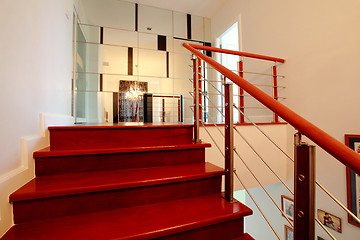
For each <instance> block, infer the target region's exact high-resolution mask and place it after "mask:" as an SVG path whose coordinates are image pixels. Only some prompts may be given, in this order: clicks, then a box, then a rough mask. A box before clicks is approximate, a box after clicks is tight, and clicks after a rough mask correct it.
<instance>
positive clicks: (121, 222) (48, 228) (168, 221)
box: [2, 194, 252, 240]
mask: <svg viewBox="0 0 360 240" xmlns="http://www.w3.org/2000/svg"><path fill="white" fill-rule="evenodd" d="M251 214H252V211H251V210H250V209H249V208H247V207H246V206H244V205H243V204H241V203H239V202H235V203H228V202H227V201H226V200H225V199H223V198H222V197H220V194H211V195H205V196H201V197H195V198H186V199H181V200H175V201H168V202H162V203H156V204H149V205H141V206H136V207H130V208H122V209H116V210H111V211H105V212H97V213H91V214H82V215H76V216H68V217H62V218H54V219H48V220H46V221H34V222H29V223H24V224H17V225H15V226H13V227H12V228H11V230H10V231H9V232H8V233H7V234H6V235H5V236H4V237H3V238H2V240H18V239H27V240H33V239H36V240H42V239H53V240H56V239H62V240H63V239H67V240H72V239H88V240H92V239H94V240H95V239H99V240H100V239H101V240H107V239H152V238H162V237H164V236H168V235H174V234H178V233H181V234H185V235H187V236H186V238H183V239H195V238H193V237H191V235H192V234H194V231H195V236H199V234H200V233H199V232H204V231H206V229H208V228H207V227H209V226H211V225H217V224H222V223H224V224H225V223H229V226H233V227H232V228H230V229H231V230H232V231H229V229H228V228H226V229H225V228H221V229H223V231H225V230H226V232H223V231H221V232H220V231H218V232H217V235H214V234H212V235H211V234H210V238H206V239H210V240H212V239H233V238H236V237H238V236H242V235H243V217H244V216H247V215H251ZM235 223H236V224H235ZM201 228H204V230H199V231H196V229H201ZM184 232H185V233H184ZM229 232H231V234H232V236H230V235H228V236H227V237H226V238H222V237H221V236H223V235H224V234H229ZM196 234H197V235H196ZM202 234H203V233H202ZM234 234H236V235H234ZM164 239H166V238H164ZM169 239H171V238H169ZM180 239H181V238H180ZM202 239H204V238H202ZM245 239H247V238H245Z"/></svg>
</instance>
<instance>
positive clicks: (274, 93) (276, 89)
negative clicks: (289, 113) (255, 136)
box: [272, 62, 279, 123]
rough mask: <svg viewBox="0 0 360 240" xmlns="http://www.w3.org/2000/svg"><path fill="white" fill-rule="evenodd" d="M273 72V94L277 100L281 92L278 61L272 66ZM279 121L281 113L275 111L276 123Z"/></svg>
mask: <svg viewBox="0 0 360 240" xmlns="http://www.w3.org/2000/svg"><path fill="white" fill-rule="evenodd" d="M272 74H273V96H274V99H275V100H276V101H278V99H279V93H278V76H277V62H275V65H274V66H273V67H272ZM278 122H279V115H277V114H276V113H274V123H278Z"/></svg>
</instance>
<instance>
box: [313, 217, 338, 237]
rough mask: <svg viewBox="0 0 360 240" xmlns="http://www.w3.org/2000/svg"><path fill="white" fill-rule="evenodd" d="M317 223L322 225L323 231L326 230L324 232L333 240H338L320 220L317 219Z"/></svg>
mask: <svg viewBox="0 0 360 240" xmlns="http://www.w3.org/2000/svg"><path fill="white" fill-rule="evenodd" d="M315 221H316V222H317V223H318V224H319V225H320V227H321V228H322V229H324V231H325V232H326V233H327V234H328V235H329V236H330V237H331V238H332V239H333V240H336V238H335V237H334V236H333V235H332V234H331V233H330V232H329V230H327V229H326V228H325V227H324V225H323V224H322V223H321V222H320V220H319V219H317V218H315Z"/></svg>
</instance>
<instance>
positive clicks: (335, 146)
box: [183, 43, 360, 175]
mask: <svg viewBox="0 0 360 240" xmlns="http://www.w3.org/2000/svg"><path fill="white" fill-rule="evenodd" d="M183 46H184V47H185V48H186V49H188V50H189V51H190V52H192V53H193V54H194V55H196V56H197V57H199V58H201V59H202V60H204V61H205V62H207V63H208V64H210V65H211V66H212V67H213V68H215V69H216V70H217V71H219V72H220V73H221V74H223V75H224V76H225V77H226V78H228V79H230V80H231V81H232V82H233V83H235V84H236V85H238V86H239V87H241V88H243V89H244V90H245V91H246V92H247V93H249V94H250V95H251V96H252V97H254V98H255V99H257V100H258V101H259V102H261V103H262V104H263V105H265V106H266V107H268V108H269V109H270V110H272V111H273V112H275V113H276V114H278V115H279V116H280V117H281V118H282V119H284V120H285V121H287V122H288V123H289V124H291V125H292V126H293V127H294V128H296V129H297V130H298V131H300V132H301V133H302V134H303V135H305V136H307V137H308V138H309V139H310V140H312V141H313V142H314V143H316V144H317V145H319V146H320V147H321V148H322V149H324V150H325V151H326V152H328V153H329V154H331V155H332V156H333V157H335V158H336V159H337V160H339V161H340V162H342V163H343V164H345V165H346V166H347V167H349V168H351V169H352V170H353V171H354V172H356V173H357V174H359V175H360V155H359V154H357V153H356V152H355V151H353V150H352V149H350V148H349V147H347V146H346V145H345V144H343V143H341V142H339V141H338V140H336V139H335V138H333V137H332V136H330V135H329V134H327V133H326V132H324V131H323V130H321V129H320V128H318V127H317V126H315V125H314V124H312V123H310V122H309V121H308V120H306V119H304V118H303V117H301V116H300V115H298V114H297V113H295V112H294V111H292V110H291V109H289V108H288V107H286V106H285V105H283V104H281V103H280V102H278V101H276V100H274V99H273V98H272V97H270V96H269V95H268V94H266V93H265V92H263V91H261V90H260V89H258V88H257V87H255V86H254V85H252V84H251V83H249V82H248V81H246V80H245V79H243V78H242V77H240V76H238V75H237V74H235V73H234V72H232V71H231V70H229V69H227V68H226V67H224V66H223V65H221V64H219V63H218V62H216V61H215V60H214V59H212V58H210V57H208V56H206V55H205V54H203V53H201V52H200V51H198V50H197V49H201V50H207V51H214V52H224V53H225V52H226V51H224V50H223V49H220V50H219V48H212V47H206V49H204V46H199V45H195V44H187V43H184V44H183ZM196 48H197V49H196ZM231 52H234V51H231Z"/></svg>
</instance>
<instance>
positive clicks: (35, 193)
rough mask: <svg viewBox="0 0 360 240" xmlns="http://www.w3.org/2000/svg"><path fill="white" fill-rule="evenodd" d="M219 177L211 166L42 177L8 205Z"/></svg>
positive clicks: (207, 164)
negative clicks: (40, 199) (17, 202)
mask: <svg viewBox="0 0 360 240" xmlns="http://www.w3.org/2000/svg"><path fill="white" fill-rule="evenodd" d="M222 174H224V170H223V169H222V168H220V167H217V166H215V165H213V164H211V163H195V164H185V165H176V166H161V167H152V168H138V169H127V170H114V171H101V172H82V173H76V174H64V175H54V176H43V177H37V178H35V179H33V180H31V181H30V182H28V183H27V184H26V185H24V186H23V187H21V188H20V189H19V190H17V191H16V192H14V193H13V194H11V195H10V202H13V201H24V200H30V199H36V198H46V197H54V196H63V195H70V194H80V193H88V192H99V191H109V190H114V189H123V188H133V187H143V186H149V185H158V184H166V183H173V182H179V181H189V180H194V179H201V178H208V177H214V176H219V175H222Z"/></svg>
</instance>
